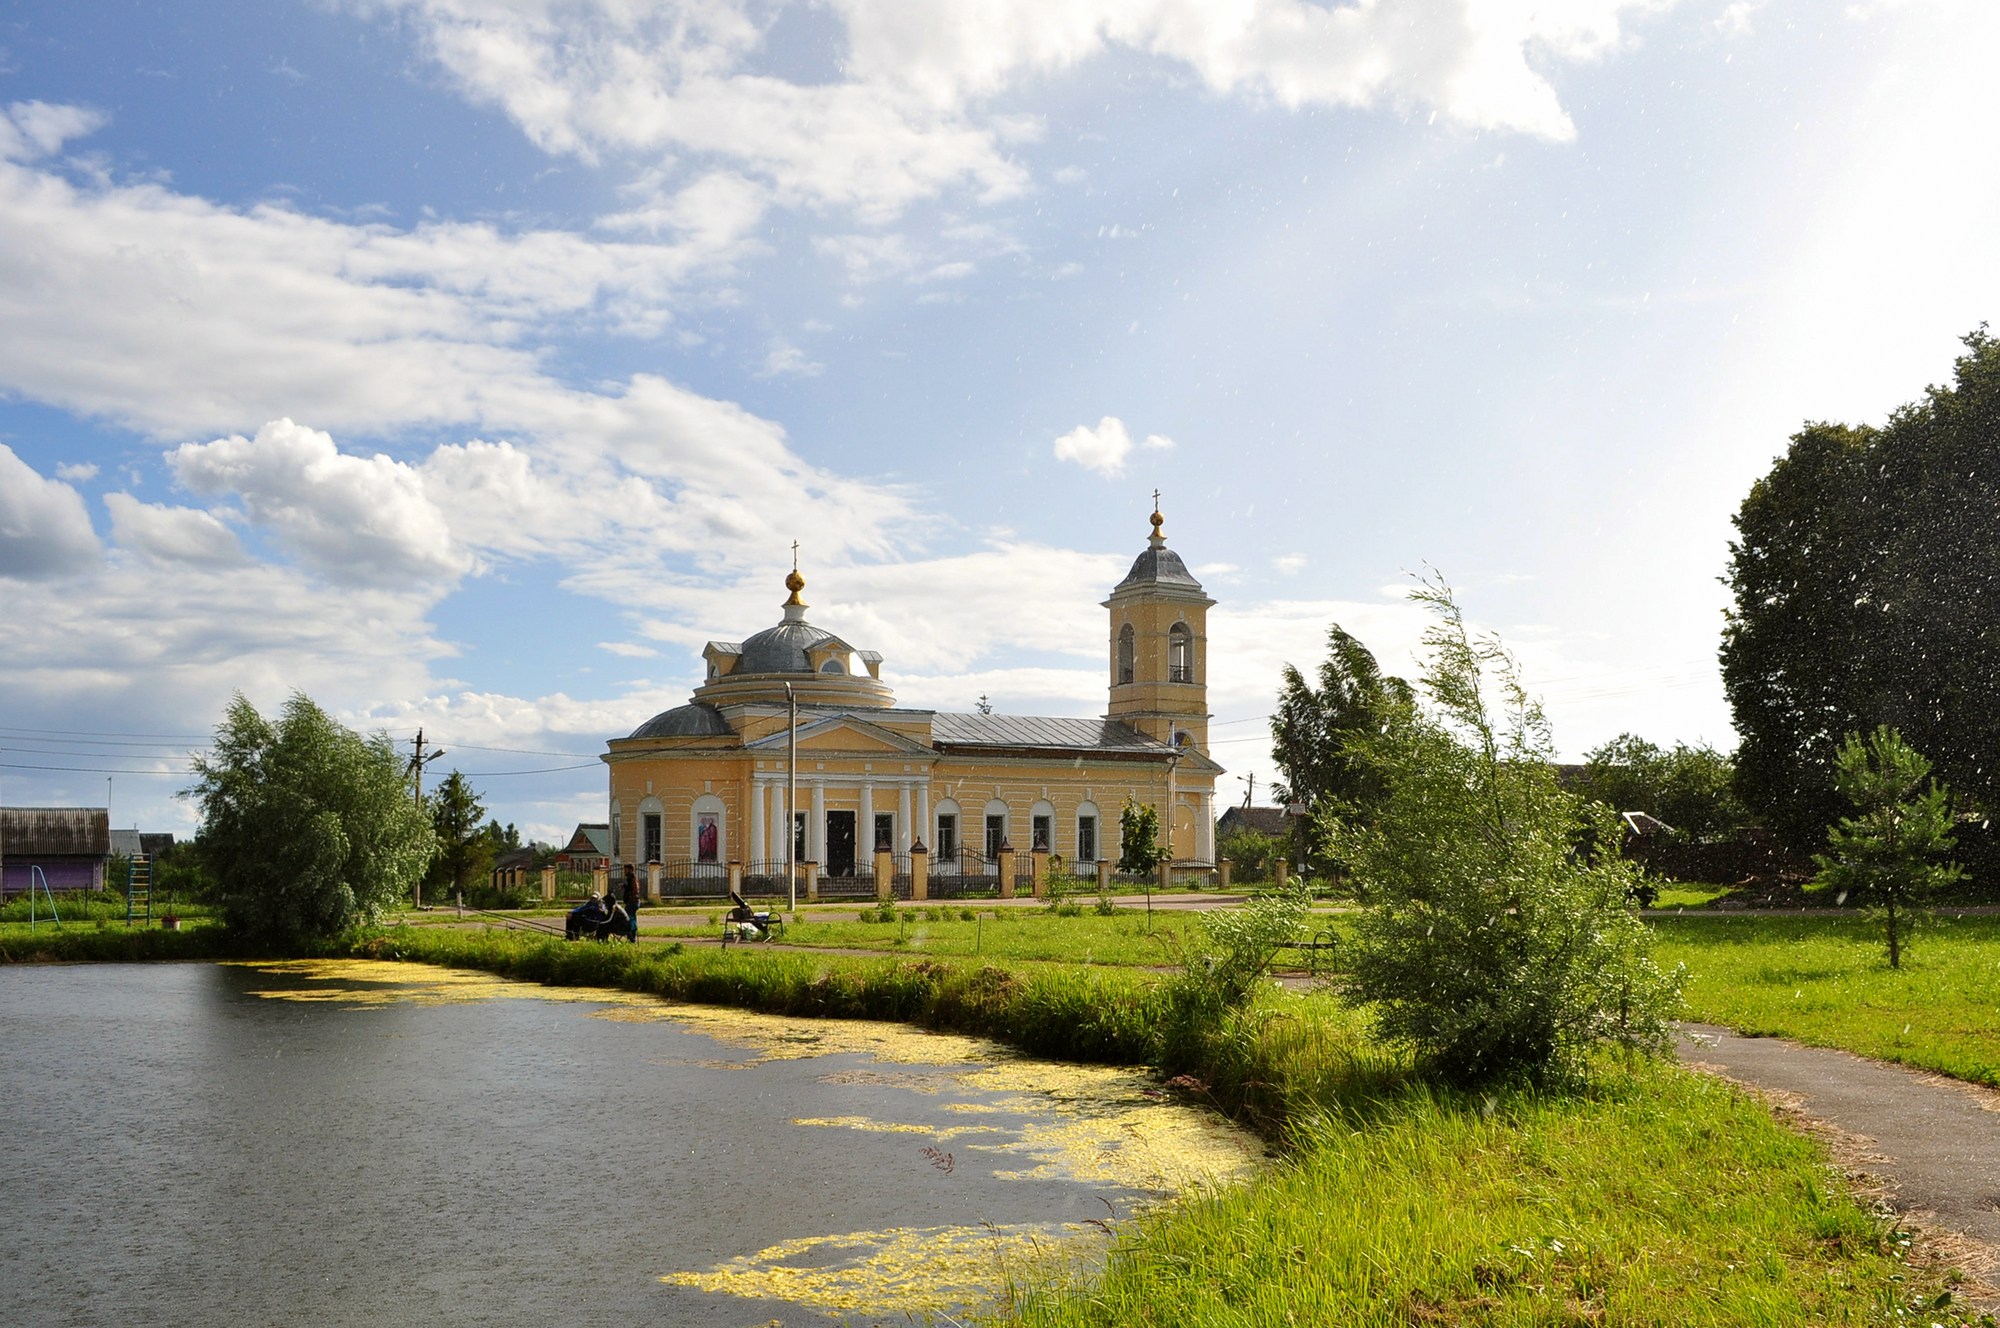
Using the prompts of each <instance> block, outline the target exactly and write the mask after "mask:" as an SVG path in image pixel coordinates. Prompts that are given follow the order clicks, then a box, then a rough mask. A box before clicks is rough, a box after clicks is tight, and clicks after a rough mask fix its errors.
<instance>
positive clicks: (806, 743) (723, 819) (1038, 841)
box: [602, 511, 1222, 888]
mask: <svg viewBox="0 0 2000 1328" xmlns="http://www.w3.org/2000/svg"><path fill="white" fill-rule="evenodd" d="M1152 523H1153V531H1152V535H1151V537H1150V538H1149V539H1148V540H1147V541H1146V548H1145V550H1144V551H1143V552H1141V553H1140V554H1139V556H1138V558H1137V559H1136V560H1135V561H1134V562H1133V564H1132V570H1131V572H1130V573H1129V574H1127V576H1126V577H1125V579H1124V580H1123V581H1120V582H1119V583H1118V585H1117V586H1116V587H1115V588H1114V589H1113V590H1112V592H1111V596H1110V598H1109V599H1107V600H1105V601H1104V608H1105V609H1106V611H1107V613H1108V620H1107V622H1106V651H1105V654H1106V663H1107V671H1108V676H1107V689H1108V703H1107V707H1106V711H1105V714H1104V715H1103V716H1102V717H1101V718H1097V719H1071V718H1049V717H1040V716H1030V715H998V714H953V713H950V712H946V711H940V710H920V709H909V708H905V707H901V706H898V705H897V704H896V698H895V696H894V694H893V693H892V692H891V691H890V688H889V685H888V683H886V682H885V681H883V677H882V657H881V656H880V655H879V654H877V653H876V652H874V651H872V650H862V649H857V648H856V647H855V646H853V645H851V644H849V643H848V642H846V641H843V640H842V639H841V638H839V637H838V636H835V635H834V634H833V633H832V632H829V631H827V630H825V629H824V628H820V627H815V626H813V625H812V624H811V623H810V622H808V621H807V620H806V609H807V607H808V606H807V605H806V603H805V601H804V600H803V599H801V598H800V597H799V594H800V592H801V591H802V590H804V589H805V580H804V578H803V577H801V576H800V575H799V573H798V570H797V568H794V569H793V570H792V573H791V575H790V576H788V577H787V578H786V580H785V585H786V587H787V589H789V590H790V592H791V597H790V598H789V599H787V600H786V601H785V603H784V617H783V619H782V620H781V621H779V622H778V623H777V624H776V625H775V626H772V627H767V628H765V629H764V630H763V631H761V632H758V633H757V634H756V635H754V636H752V637H750V638H749V639H748V640H745V641H742V642H733V641H711V642H709V643H708V646H707V648H706V649H705V650H704V651H703V652H702V654H703V658H704V660H705V661H706V663H707V666H708V667H707V678H706V680H705V681H704V682H703V684H702V685H701V686H700V687H699V688H697V689H696V690H695V692H694V695H693V697H692V699H691V700H690V701H689V703H688V704H686V705H683V706H677V707H675V708H674V709H672V710H668V711H666V712H664V713H662V714H658V715H655V716H653V718H651V719H649V720H647V721H646V722H645V723H644V724H641V725H640V726H639V727H638V728H636V729H634V730H633V731H632V733H631V735H630V736H629V737H625V738H614V739H612V740H611V741H610V742H609V743H608V744H607V747H608V750H607V752H606V754H605V755H604V756H603V758H602V759H603V760H604V762H605V763H606V764H607V765H608V766H609V768H610V783H611V789H610V794H611V799H610V820H611V833H610V841H611V845H612V856H613V857H614V859H615V860H616V861H617V862H620V863H626V862H630V863H636V864H650V863H660V864H662V868H663V870H662V875H663V876H664V877H665V878H666V879H667V880H669V881H673V880H681V879H686V878H700V877H712V876H714V875H717V874H719V873H720V872H722V871H723V870H724V869H726V867H727V864H729V863H732V862H735V863H740V864H742V870H743V872H744V875H745V876H746V877H748V878H753V879H754V878H758V877H765V876H771V875H778V876H782V874H783V872H784V870H785V863H786V843H785V827H786V826H788V825H789V826H790V827H792V836H793V848H794V851H795V853H796V861H798V862H800V863H805V862H812V863H816V864H818V867H817V871H818V875H819V876H820V877H821V878H822V879H828V880H829V882H830V883H831V882H832V881H838V880H840V879H842V878H855V877H865V876H868V875H869V874H870V873H871V871H872V870H873V859H874V854H875V853H876V852H877V851H878V850H881V849H884V848H886V850H887V851H888V852H890V853H892V854H893V855H895V861H896V864H897V868H896V870H897V873H898V876H899V877H901V876H902V875H903V874H905V873H906V872H907V871H908V870H909V868H908V862H909V858H908V855H909V854H910V851H911V848H912V845H913V844H915V843H917V842H918V841H921V844H922V846H923V848H924V849H925V850H926V851H927V854H928V864H927V865H926V871H927V874H928V877H978V876H981V875H991V874H992V873H993V872H994V871H995V869H996V864H997V863H998V861H999V859H1000V857H1001V852H1002V850H1003V848H1005V849H1011V850H1013V851H1015V852H1017V853H1019V854H1021V855H1022V856H1023V857H1026V856H1027V855H1028V854H1029V853H1031V852H1032V851H1034V850H1043V851H1046V852H1049V853H1051V854H1057V855H1060V856H1061V858H1062V859H1063V860H1064V861H1065V862H1066V863H1068V864H1069V866H1070V869H1071V870H1073V871H1076V872H1078V873H1082V874H1088V873H1089V872H1090V871H1091V870H1092V869H1093V867H1094V864H1095V863H1096V862H1097V861H1098V860H1099V859H1100V858H1103V859H1108V860H1110V861H1111V862H1114V863H1115V862H1116V861H1117V859H1118V856H1119V842H1118V837H1119V828H1118V827H1119V812H1120V809H1121V808H1122V807H1123V806H1124V804H1125V802H1126V801H1127V800H1128V799H1129V800H1131V801H1133V802H1136V803H1141V804H1148V805H1151V806H1152V807H1153V808H1154V809H1155V810H1156V811H1157V813H1158V815H1159V824H1160V826H1161V838H1162V842H1163V843H1167V844H1168V845H1169V847H1170V849H1171V852H1172V854H1173V858H1174V861H1175V863H1176V864H1177V865H1180V866H1184V867H1188V868H1206V867H1209V866H1211V865H1212V864H1213V863H1214V861H1215V781H1216V777H1217V776H1218V775H1220V774H1221V773H1222V768H1221V767H1220V766H1218V765H1216V764H1215V762H1214V761H1212V760H1211V759H1210V758H1209V755H1208V723H1209V718H1210V716H1209V713H1208V686H1207V666H1208V631H1207V617H1208V610H1209V608H1210V607H1211V606H1212V605H1213V604H1214V603H1215V601H1213V600H1211V599H1210V598H1209V597H1208V596H1207V595H1206V594H1205V593H1203V591H1202V587H1201V584H1200V583H1199V582H1198V581H1196V580H1195V578H1194V577H1193V576H1192V575H1191V574H1190V573H1189V572H1188V569H1187V566H1186V564H1184V563H1183V562H1182V561H1181V558H1180V555H1178V554H1177V553H1175V552H1174V551H1173V550H1171V549H1169V548H1168V547H1167V541H1166V537H1165V536H1164V535H1163V534H1162V533H1161V524H1162V518H1161V516H1160V514H1159V512H1157V511H1155V512H1154V513H1153V515H1152ZM794 701H795V702H796V705H797V735H796V741H797V758H796V772H795V777H796V784H797V805H796V806H788V796H789V790H790V788H791V785H792V781H793V779H794V769H793V766H794V762H793V759H792V755H791V751H792V741H793V733H792V708H791V706H792V702H794ZM711 888H712V886H711Z"/></svg>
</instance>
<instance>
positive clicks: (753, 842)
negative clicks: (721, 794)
mask: <svg viewBox="0 0 2000 1328" xmlns="http://www.w3.org/2000/svg"><path fill="white" fill-rule="evenodd" d="M750 861H752V862H764V861H767V859H766V858H765V857H764V790H763V789H762V788H761V787H759V786H758V785H757V784H755V783H752V784H751V785H750Z"/></svg>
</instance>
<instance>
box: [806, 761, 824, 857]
mask: <svg viewBox="0 0 2000 1328" xmlns="http://www.w3.org/2000/svg"><path fill="white" fill-rule="evenodd" d="M806 843H807V844H808V845H810V846H811V848H812V852H810V853H808V854H807V855H806V856H807V857H809V858H811V859H812V860H813V861H814V862H817V863H818V864H819V867H820V870H821V871H825V870H826V785H825V784H822V783H820V782H819V781H818V780H814V781H813V814H812V820H811V821H810V822H809V823H808V824H807V825H806Z"/></svg>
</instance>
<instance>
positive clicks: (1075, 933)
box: [783, 905, 1190, 968]
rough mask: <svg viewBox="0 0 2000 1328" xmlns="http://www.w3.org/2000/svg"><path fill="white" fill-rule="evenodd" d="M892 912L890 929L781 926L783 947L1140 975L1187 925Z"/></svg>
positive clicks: (1137, 917) (1182, 920)
mask: <svg viewBox="0 0 2000 1328" xmlns="http://www.w3.org/2000/svg"><path fill="white" fill-rule="evenodd" d="M945 912H946V910H945V909H944V908H943V907H941V906H939V907H936V908H933V909H925V907H924V906H922V905H899V906H898V907H897V909H896V912H895V921H893V922H814V921H811V920H810V919H808V920H805V921H801V922H798V923H796V924H792V925H788V926H787V927H786V928H785V930H784V937H783V939H784V943H785V944H786V945H799V946H822V947H826V948H829V949H879V950H884V951H895V952H897V953H907V954H921V955H931V956H934V957H937V958H950V959H986V960H994V961H1003V962H1012V961H1042V962H1048V963H1071V964H1113V965H1130V966H1133V967H1139V968H1145V967H1150V966H1154V965H1159V964H1169V963H1172V962H1173V954H1174V952H1173V949H1172V943H1173V941H1174V940H1175V939H1176V938H1178V937H1179V936H1180V934H1181V932H1182V930H1183V929H1184V928H1186V927H1187V926H1189V925H1190V923H1189V918H1188V915H1186V914H1178V913H1156V914H1154V916H1153V923H1152V927H1151V930H1150V931H1149V930H1148V928H1147V923H1146V915H1145V913H1144V912H1143V911H1142V912H1138V913H1132V912H1126V911H1124V910H1121V911H1119V912H1118V913H1115V914H1113V915H1112V916H1110V917H1102V916H1099V915H1098V914H1096V913H1085V914H1083V915H1081V916H1079V917H1060V916H1058V915H1056V914H1055V913H1054V912H1053V911H1051V910H1049V909H1046V908H1008V909H1001V910H987V911H985V912H983V913H981V914H980V916H979V917H978V919H977V920H976V921H973V922H967V921H965V920H964V919H963V918H961V917H960V916H959V909H958V907H957V906H953V907H952V908H951V909H950V910H949V913H950V916H949V917H948V918H947V917H937V918H933V917H932V916H931V914H932V913H937V914H943V913H945Z"/></svg>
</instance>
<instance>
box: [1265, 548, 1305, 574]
mask: <svg viewBox="0 0 2000 1328" xmlns="http://www.w3.org/2000/svg"><path fill="white" fill-rule="evenodd" d="M1305 565H1306V556H1305V555H1304V554H1303V553H1284V554H1279V555H1278V556H1277V557H1276V558H1273V559H1272V560H1271V566H1273V567H1275V568H1277V569H1278V570H1279V571H1280V572H1283V573H1284V574H1285V575H1286V576H1291V575H1292V574H1293V573H1295V572H1298V571H1300V570H1301V569H1303V568H1304V567H1305Z"/></svg>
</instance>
